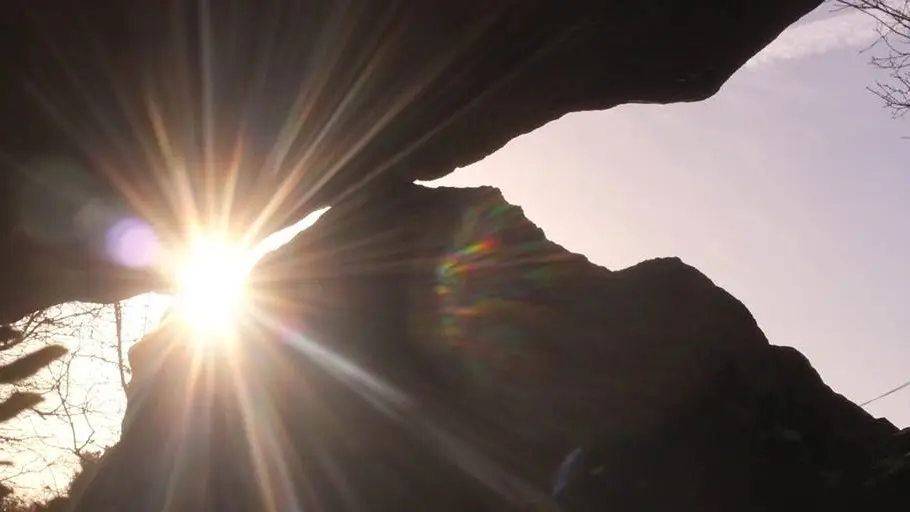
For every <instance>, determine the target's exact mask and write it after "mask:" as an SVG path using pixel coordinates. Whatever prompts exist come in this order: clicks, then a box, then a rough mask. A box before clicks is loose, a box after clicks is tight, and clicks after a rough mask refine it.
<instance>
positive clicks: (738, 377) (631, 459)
mask: <svg viewBox="0 0 910 512" xmlns="http://www.w3.org/2000/svg"><path fill="white" fill-rule="evenodd" d="M391 197H394V198H395V200H394V201H389V200H388V198H391ZM357 211H370V212H373V215H370V216H362V215H354V214H353V212H357ZM329 242H331V243H329ZM254 277H255V279H254V281H253V285H252V286H253V287H254V290H256V291H257V293H256V294H255V296H256V297H257V301H256V307H255V308H254V311H255V313H254V314H251V318H249V319H248V323H247V324H246V325H247V327H246V329H245V330H244V331H243V336H242V339H240V340H238V341H237V342H236V343H234V344H229V345H226V346H225V347H222V349H221V350H213V349H209V350H210V353H207V354H202V355H200V352H199V348H198V347H194V346H193V345H192V344H191V342H190V341H188V340H185V339H183V338H181V337H180V334H177V333H179V332H180V331H179V330H178V331H168V330H167V329H168V328H167V327H165V328H164V330H163V331H162V332H160V333H159V334H157V335H155V336H153V337H151V338H150V339H147V340H144V341H142V342H140V343H139V344H138V345H137V346H136V347H135V348H134V349H133V352H132V353H131V361H132V362H133V365H134V368H135V376H134V378H135V381H134V382H133V383H131V384H130V388H131V393H130V405H129V411H128V417H127V419H126V420H125V423H124V434H123V439H122V440H121V442H120V444H119V445H118V446H117V447H115V448H114V449H113V450H112V451H111V452H110V453H109V454H108V455H107V456H106V457H105V459H104V461H103V462H102V467H101V470H100V472H99V474H98V477H97V479H96V482H95V484H94V485H93V486H91V487H90V488H89V489H88V490H87V492H86V493H85V495H84V496H82V498H81V505H80V506H79V507H77V510H78V511H80V512H81V511H92V512H103V511H106V510H112V511H113V510H122V509H130V510H161V509H162V506H163V505H164V503H163V501H162V500H164V499H165V497H169V499H171V500H174V501H171V502H170V505H169V506H170V507H171V509H172V510H200V511H203V510H219V511H221V510H252V509H257V510H258V509H265V508H268V507H267V505H269V504H272V505H275V504H277V506H278V509H282V510H284V509H289V508H288V507H290V504H291V503H292V502H293V501H294V500H297V501H298V502H300V504H302V505H303V508H304V509H309V508H313V507H314V506H316V504H317V502H319V501H321V502H322V503H323V505H325V504H328V505H325V507H326V509H328V510H348V509H353V508H355V505H356V503H368V504H369V506H367V508H366V509H367V510H426V509H427V508H432V509H433V510H453V511H455V510H548V509H552V507H554V506H556V505H555V503H556V502H555V500H553V499H551V498H550V494H551V492H552V490H553V487H554V483H555V480H556V478H555V475H556V472H557V470H558V469H559V468H560V465H561V464H562V463H563V461H564V460H565V459H566V457H567V455H569V454H570V453H572V452H573V451H575V450H576V449H579V448H580V449H581V450H580V452H579V453H582V454H583V455H584V457H583V458H582V459H580V460H582V461H583V462H581V463H579V464H580V465H581V467H582V469H581V470H579V469H578V468H577V467H574V466H573V464H571V463H569V464H566V467H568V469H567V470H566V471H565V472H564V473H565V474H566V478H565V482H564V483H565V488H564V489H563V492H562V493H560V495H559V496H558V497H557V498H558V499H559V500H562V506H564V507H567V508H566V510H613V509H618V510H649V511H664V510H666V511H668V512H669V511H674V512H678V511H708V512H711V511H717V512H721V511H724V512H726V511H729V510H743V511H755V512H759V511H762V512H764V511H794V512H796V511H803V510H844V511H846V510H856V508H853V509H850V508H845V507H847V506H848V505H849V504H854V503H861V502H863V500H865V502H866V503H872V502H873V500H872V498H874V497H876V496H880V495H878V494H874V493H873V494H870V493H872V492H873V491H869V490H867V489H866V488H864V487H862V485H860V482H865V481H867V480H868V479H869V478H866V477H868V476H869V475H870V474H872V473H871V471H872V470H871V469H869V468H870V467H871V466H873V465H874V464H873V463H874V462H875V461H876V460H881V459H882V457H883V456H882V455H881V454H879V453H878V452H877V451H876V450H880V447H881V446H884V445H886V444H887V443H890V442H893V441H892V440H893V439H894V436H895V435H896V434H897V429H896V428H894V427H893V426H892V425H890V424H887V423H883V422H879V421H876V420H875V419H873V418H872V417H871V416H869V415H868V414H867V413H865V412H864V411H863V410H862V409H860V408H858V407H857V406H855V405H853V404H851V403H850V402H849V401H847V400H846V399H844V398H843V397H841V396H840V395H837V394H836V393H835V392H833V391H832V390H831V389H830V388H828V387H827V386H826V385H825V384H824V382H823V381H822V380H821V378H820V377H819V376H818V374H817V373H816V372H815V371H814V370H813V369H812V367H811V365H810V364H809V363H808V361H807V360H806V359H805V358H804V357H803V356H802V355H800V354H799V353H798V352H797V351H796V350H794V349H790V348H786V347H777V346H772V345H770V344H769V343H768V341H767V340H766V339H765V337H764V335H763V334H762V332H761V330H760V329H759V328H758V326H757V324H756V323H755V321H754V319H753V318H752V316H751V315H750V314H749V312H748V310H747V309H746V308H745V307H744V306H743V305H742V304H741V303H740V302H739V301H737V300H736V299H735V298H734V297H732V296H731V295H730V294H728V293H727V292H725V291H724V290H722V289H720V288H718V287H717V286H715V285H714V284H713V283H712V282H711V281H710V280H709V279H708V278H707V277H705V276H704V275H703V274H701V273H700V272H698V271H697V270H695V269H693V268H692V267H689V266H687V265H685V264H684V263H682V262H681V261H680V260H678V259H675V258H667V259H657V260H651V261H647V262H643V263H641V264H639V265H636V266H634V267H631V268H628V269H624V270H618V271H611V270H608V269H605V268H602V267H599V266H596V265H593V264H591V263H590V262H588V261H587V260H586V259H585V258H584V257H582V256H579V255H575V254H571V253H569V252H568V251H566V250H565V249H563V248H561V247H560V246H558V245H556V244H554V243H552V242H550V241H548V240H547V239H546V238H545V236H544V234H543V232H542V231H541V230H540V229H538V228H537V227H536V226H534V224H532V223H531V222H530V221H528V220H527V219H526V218H525V217H524V215H523V214H522V213H521V210H520V209H519V208H517V207H514V206H512V205H509V204H508V203H506V202H505V201H504V200H503V199H502V197H501V195H500V194H499V193H498V192H497V191H496V190H494V189H489V188H480V189H426V188H423V187H419V186H415V185H399V186H397V188H396V189H395V190H385V191H378V192H376V193H375V194H374V195H369V194H365V195H363V196H360V197H358V199H357V200H356V201H354V200H352V201H351V202H348V203H342V204H339V205H337V206H336V207H334V208H333V209H332V210H330V211H329V212H328V213H327V214H326V215H325V216H323V217H322V218H321V219H320V221H319V222H318V223H317V224H316V225H315V226H313V227H312V228H311V229H309V230H307V231H306V232H304V233H303V234H301V235H300V236H298V238H297V239H296V240H295V241H293V242H292V243H291V244H289V245H288V246H286V247H285V248H283V249H281V250H279V251H277V252H276V253H273V254H272V255H271V256H269V257H267V258H266V259H265V260H263V261H262V262H261V263H260V265H259V266H258V267H257V269H256V271H255V274H254ZM192 375H198V376H199V378H198V379H197V383H196V385H191V383H189V382H188V381H187V378H188V376H192ZM200 383H208V384H206V385H203V384H200ZM206 386H208V387H206ZM181 439H182V441H181ZM888 453H893V450H891V451H888ZM570 462H571V461H570ZM281 463H283V464H284V465H282V464H281ZM564 469H565V468H564ZM886 472H887V471H886ZM171 475H176V476H174V477H172V476H171ZM181 475H192V477H189V476H181ZM257 475H258V477H257ZM864 475H865V476H864ZM281 477H284V478H281ZM168 478H171V479H170V480H168ZM875 482H877V484H878V485H881V486H883V487H882V489H884V488H885V486H890V487H887V488H888V489H896V490H894V491H893V492H895V493H896V494H895V496H897V497H895V498H893V499H892V498H890V497H889V498H888V499H890V500H892V501H891V503H904V504H906V503H907V501H906V500H904V501H900V500H902V499H904V498H906V497H907V496H906V494H902V493H905V491H901V490H899V488H898V487H897V486H896V484H890V483H888V482H889V481H888V480H886V479H885V477H884V476H876V477H875ZM279 484H280V485H279ZM257 489H265V490H266V491H267V492H263V493H262V495H260V494H259V492H258V491H257ZM166 490H169V491H170V494H168V493H167V492H165V491H166ZM875 492H877V491H875ZM882 492H883V493H884V492H885V491H882ZM888 492H892V491H888ZM883 495H884V494H882V495H881V496H883ZM292 497H293V499H292ZM270 500H271V501H270ZM345 500H354V501H353V502H348V501H345ZM870 510H874V509H870Z"/></svg>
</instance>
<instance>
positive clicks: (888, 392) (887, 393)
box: [859, 380, 910, 407]
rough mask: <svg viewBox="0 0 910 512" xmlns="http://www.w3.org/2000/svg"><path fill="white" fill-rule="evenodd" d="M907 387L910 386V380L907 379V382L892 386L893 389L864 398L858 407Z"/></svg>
mask: <svg viewBox="0 0 910 512" xmlns="http://www.w3.org/2000/svg"><path fill="white" fill-rule="evenodd" d="M907 388H910V380H908V381H907V382H905V383H903V384H901V385H900V386H897V387H896V388H893V389H891V390H889V391H886V392H884V393H882V394H880V395H878V396H877V397H875V398H872V399H871V400H866V401H865V402H863V403H861V404H859V406H860V407H866V406H867V405H869V404H872V403H875V402H878V401H879V400H881V399H882V398H885V397H888V396H891V395H893V394H895V393H897V392H898V391H901V390H904V389H907Z"/></svg>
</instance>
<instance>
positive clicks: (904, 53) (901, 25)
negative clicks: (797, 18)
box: [837, 0, 910, 117]
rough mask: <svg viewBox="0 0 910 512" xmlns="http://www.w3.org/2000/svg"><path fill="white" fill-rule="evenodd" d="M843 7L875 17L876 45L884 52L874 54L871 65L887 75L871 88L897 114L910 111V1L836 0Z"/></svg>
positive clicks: (900, 114)
mask: <svg viewBox="0 0 910 512" xmlns="http://www.w3.org/2000/svg"><path fill="white" fill-rule="evenodd" d="M837 3H838V4H840V5H841V6H842V7H846V8H850V9H857V10H859V11H860V12H862V13H864V14H866V15H868V16H871V17H872V18H875V20H876V21H877V22H878V31H879V38H878V41H877V42H876V44H875V45H873V46H874V47H878V48H880V49H884V50H885V51H884V53H882V54H879V55H874V56H873V57H872V64H873V65H874V66H876V67H878V68H879V69H881V70H883V71H885V73H886V74H887V78H886V79H883V80H879V81H876V83H875V86H873V87H870V88H869V89H870V90H871V91H872V92H874V93H875V94H876V95H878V97H879V98H881V99H882V101H884V103H885V106H886V107H887V108H888V109H890V110H891V113H892V115H894V117H901V116H903V115H904V114H906V113H907V111H908V110H910V0H837Z"/></svg>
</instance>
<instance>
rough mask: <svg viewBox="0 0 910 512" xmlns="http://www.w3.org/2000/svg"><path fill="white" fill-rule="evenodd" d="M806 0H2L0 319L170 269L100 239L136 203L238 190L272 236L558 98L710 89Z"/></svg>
mask: <svg viewBox="0 0 910 512" xmlns="http://www.w3.org/2000/svg"><path fill="white" fill-rule="evenodd" d="M820 3H821V0H765V1H762V2H743V1H741V0H665V1H661V2H646V3H642V2H623V1H619V0H529V1H513V0H488V1H485V2H483V8H482V9H478V8H477V5H476V4H475V3H473V2H458V1H446V0H398V1H387V0H373V1H358V2H328V3H326V2H314V1H304V0H298V1H293V0H286V1H279V0H271V1H268V2H265V3H263V2H242V1H239V0H238V1H230V0H219V1H212V2H204V3H200V2H197V1H190V0H179V1H174V2H170V3H169V4H168V7H167V8H162V7H161V6H160V5H159V4H158V3H154V2H147V3H141V4H137V3H135V2H122V1H120V0H87V1H81V2H62V1H58V2H54V3H53V5H42V6H41V7H40V8H39V7H37V6H36V5H35V2H33V1H31V0H7V1H6V2H4V13H3V17H2V19H0V42H2V44H0V48H2V51H3V54H2V56H0V57H2V58H0V63H2V68H0V76H3V77H7V79H4V80H3V81H2V82H0V111H2V112H3V123H2V126H0V152H2V155H3V158H2V159H0V162H2V163H0V165H2V166H3V168H2V170H0V171H2V172H0V178H2V179H0V206H2V207H0V242H2V245H3V247H4V249H5V250H4V252H3V255H2V256H3V257H2V258H0V290H3V294H2V295H0V322H3V321H7V322H8V321H12V320H15V319H17V318H19V317H21V316H23V315H24V314H27V313H28V312H29V311H31V310H33V309H35V308H40V307H42V306H45V305H50V304H53V303H57V302H63V301H69V300H102V299H103V300H112V299H115V298H124V297H127V296H129V295H132V294H135V293H138V292H139V291H145V290H152V289H157V288H160V287H161V286H163V284H162V283H159V282H157V281H156V280H154V279H153V278H152V277H151V276H147V275H142V274H141V273H136V272H124V271H122V269H118V268H117V266H116V265H113V264H112V263H111V261H110V260H111V256H110V254H109V253H108V252H105V250H104V249H105V247H104V245H105V241H104V239H105V237H106V236H107V235H108V233H109V230H110V229H111V224H112V223H113V222H114V221H115V220H117V219H120V218H122V217H123V216H124V215H127V214H128V213H129V212H132V213H134V214H138V215H139V216H141V217H143V218H144V219H145V220H146V221H148V222H149V223H151V225H152V226H153V227H154V228H155V229H156V230H157V231H158V232H159V233H160V234H161V236H162V237H163V238H165V239H167V240H168V241H171V242H179V241H181V240H182V238H184V237H185V235H186V232H185V230H186V226H188V225H189V224H192V223H191V222H187V217H188V216H193V215H202V216H203V218H202V219H201V221H202V222H203V223H211V224H214V223H216V222H219V221H220V219H221V217H220V215H222V214H223V213H224V212H220V211H219V212H214V213H207V212H211V209H210V208H207V207H206V205H209V204H211V203H212V202H213V200H215V201H214V202H215V203H217V204H221V203H220V201H221V197H220V196H219V194H222V193H223V192H224V191H225V190H226V189H228V188H230V189H231V190H233V201H231V203H232V205H233V207H232V208H231V211H230V212H229V213H230V222H231V227H232V228H233V229H235V230H237V231H243V230H247V229H250V230H252V231H253V233H252V234H253V236H254V237H255V236H265V235H267V234H269V233H270V232H272V231H274V230H276V229H277V228H279V227H281V226H283V225H287V224H289V223H291V222H294V221H296V220H297V219H300V218H302V217H303V216H304V215H305V214H306V213H307V212H309V211H312V210H314V209H316V208H318V207H320V206H322V205H326V204H335V203H337V202H339V201H340V200H341V199H342V198H343V196H345V195H347V194H349V193H351V192H353V191H355V190H358V189H360V188H364V187H368V188H376V187H378V186H379V185H378V183H379V182H404V183H410V182H412V181H413V180H415V179H421V180H426V179H430V178H438V177H440V176H443V175H445V174H447V173H449V172H451V171H452V170H453V169H455V168H456V167H460V166H465V165H468V164H470V163H472V162H475V161H477V160H479V159H481V158H483V157H485V156H486V155H489V154H490V153H492V152H493V151H495V150H497V149H498V148H500V147H502V146H503V145H504V144H505V143H506V142H508V141H509V140H511V139H512V138H514V137H516V136H517V135H520V134H522V133H526V132H529V131H531V130H533V129H535V128H537V127H539V126H541V125H543V124H545V123H547V122H549V121H552V120H554V119H557V118H559V117H560V116H562V115H564V114H566V113H569V112H575V111H580V110H595V109H607V108H610V107H613V106H615V105H619V104H622V103H628V102H677V101H694V100H700V99H704V98H706V97H708V96H710V95H712V94H714V93H715V92H716V91H717V90H718V88H719V87H720V86H721V85H722V84H723V83H724V82H725V81H726V80H727V79H728V78H729V76H730V75H731V74H732V73H733V72H734V71H736V69H737V68H739V67H740V66H741V65H742V64H743V63H745V62H746V61H747V60H748V59H749V58H750V57H752V56H753V55H754V54H755V53H756V52H758V51H759V50H760V49H761V48H762V47H764V46H765V45H766V44H768V43H769V42H771V41H772V40H773V39H774V38H775V37H776V36H777V35H778V34H779V33H780V32H781V31H782V30H783V29H784V28H786V27H787V26H788V25H790V24H791V23H793V22H794V21H796V20H797V19H798V18H799V17H801V16H802V15H804V14H806V13H807V12H809V11H810V10H812V9H813V8H815V7H817V6H818V5H819V4H820ZM200 6H203V7H201V8H200ZM206 7H207V9H206ZM200 13H203V14H204V16H202V15H200ZM298 120H299V121H300V124H299V126H297V125H296V123H297V121H298ZM206 155H210V156H211V158H209V156H206ZM38 178H40V179H38ZM181 180H184V181H186V182H187V184H188V185H189V186H190V187H191V188H192V191H193V192H192V193H191V194H190V195H191V196H193V197H189V200H190V201H188V200H187V199H188V198H187V197H184V196H182V195H181V194H182V193H180V192H179V191H178V189H179V188H180V187H181V185H180V183H181ZM229 183H232V184H235V185H236V186H234V185H231V186H230V187H229V186H228V184H229ZM380 188H381V187H380ZM193 200H194V201H195V202H196V203H197V205H198V206H199V207H198V209H196V210H195V211H194V209H193V208H189V207H187V204H188V203H189V202H192V201H193ZM36 205H40V207H39V208H36ZM51 205H53V206H54V208H50V206H51ZM98 212H102V213H104V212H107V213H106V214H104V215H102V214H99V213H98ZM112 212H113V213H112ZM199 212H202V213H199ZM89 213H91V215H89ZM263 213H264V214H265V215H264V216H263V219H262V220H263V223H261V224H257V222H258V217H259V216H260V214H263ZM362 214H363V213H362ZM105 215H106V216H105ZM87 219H88V220H87ZM43 254H46V255H50V257H49V258H48V257H36V256H41V255H43ZM89 274H90V275H92V276H94V277H95V278H94V280H90V279H87V278H85V276H87V275H89ZM137 274H138V275H137ZM94 283H97V284H94Z"/></svg>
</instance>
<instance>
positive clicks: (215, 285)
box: [174, 238, 252, 339]
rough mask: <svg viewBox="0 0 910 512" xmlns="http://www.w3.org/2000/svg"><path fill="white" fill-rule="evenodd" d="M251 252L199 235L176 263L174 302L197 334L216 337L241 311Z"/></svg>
mask: <svg viewBox="0 0 910 512" xmlns="http://www.w3.org/2000/svg"><path fill="white" fill-rule="evenodd" d="M251 267H252V261H251V253H250V251H248V250H244V249H243V247H241V246H240V245H239V244H234V243H230V242H228V241H226V240H223V239H220V238H200V239H198V240H197V241H196V242H195V243H194V244H192V246H191V249H190V251H188V253H187V255H186V256H185V258H183V260H182V263H181V264H179V265H178V266H177V272H176V276H175V277H176V285H177V293H176V296H175V297H174V298H175V306H176V310H177V312H179V313H180V317H181V318H182V320H183V321H184V322H186V323H187V325H188V326H189V327H191V328H192V329H193V330H194V331H196V332H195V334H196V335H197V336H200V335H201V336H202V337H203V338H205V339H216V338H219V337H221V336H223V335H225V334H227V333H228V332H229V331H230V330H231V329H233V328H234V327H235V324H236V322H237V320H238V316H239V315H240V314H241V313H242V312H243V308H244V306H245V302H246V294H247V276H248V274H249V271H250V268H251Z"/></svg>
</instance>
